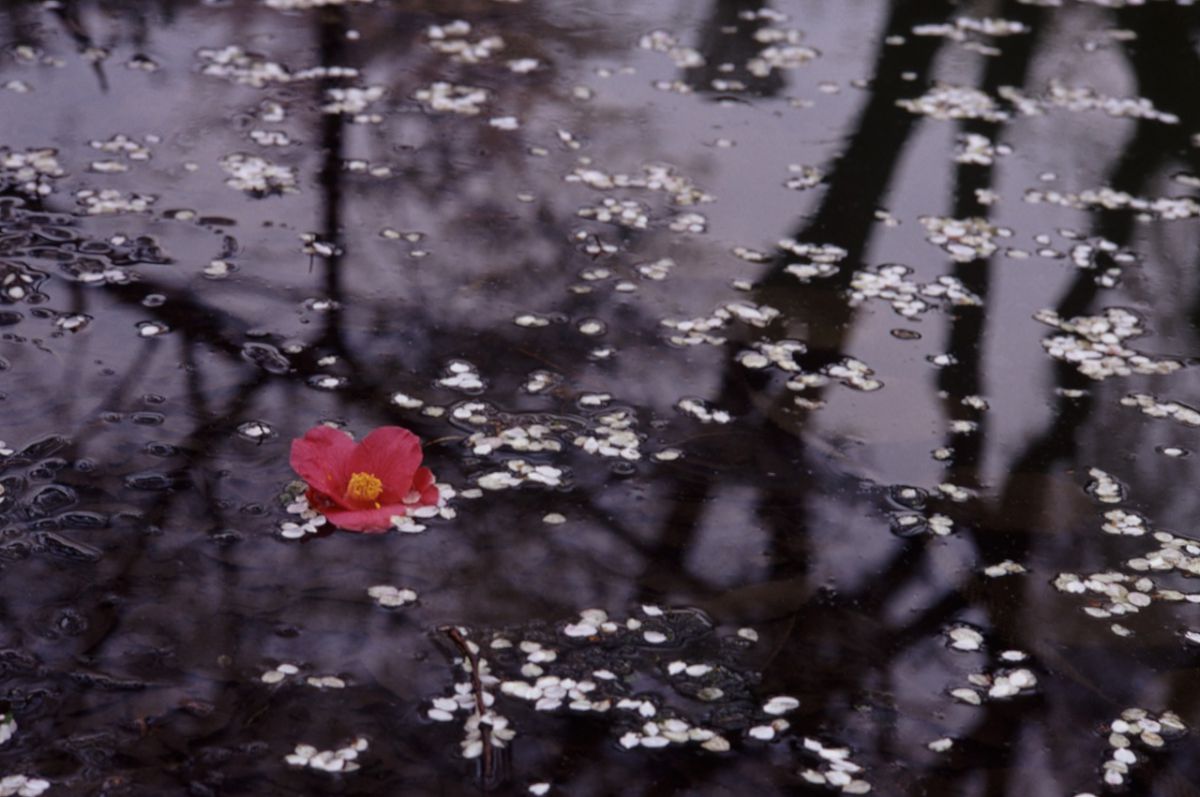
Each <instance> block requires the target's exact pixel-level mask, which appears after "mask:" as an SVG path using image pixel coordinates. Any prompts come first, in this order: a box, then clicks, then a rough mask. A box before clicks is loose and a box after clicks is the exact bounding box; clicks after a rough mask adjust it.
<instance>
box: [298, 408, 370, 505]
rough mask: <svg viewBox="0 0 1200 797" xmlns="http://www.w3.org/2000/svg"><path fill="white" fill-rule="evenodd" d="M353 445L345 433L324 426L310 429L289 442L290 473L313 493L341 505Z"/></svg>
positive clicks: (348, 475)
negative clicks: (297, 476) (290, 444)
mask: <svg viewBox="0 0 1200 797" xmlns="http://www.w3.org/2000/svg"><path fill="white" fill-rule="evenodd" d="M354 449H355V446H354V441H353V440H351V439H350V436H349V435H348V434H346V433H345V432H340V431H338V430H337V429H333V428H330V427H328V426H325V425H321V426H314V427H313V428H311V429H309V430H308V431H307V432H305V433H304V437H301V438H300V439H298V440H293V441H292V452H291V457H290V461H291V465H292V470H294V471H296V473H298V474H299V475H300V478H302V479H304V481H305V482H307V483H308V486H309V487H311V488H312V489H314V490H316V491H317V492H319V493H321V494H323V495H326V496H328V497H329V498H331V499H332V500H334V501H337V502H339V503H341V500H342V495H343V493H345V491H346V481H347V479H349V478H350V472H349V471H348V470H347V464H348V463H349V460H350V456H351V454H352V453H353V452H354Z"/></svg>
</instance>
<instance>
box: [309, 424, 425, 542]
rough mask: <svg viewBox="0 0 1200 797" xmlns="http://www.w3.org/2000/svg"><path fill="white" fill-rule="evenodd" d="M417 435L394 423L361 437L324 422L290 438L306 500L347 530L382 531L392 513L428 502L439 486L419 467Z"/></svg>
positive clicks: (390, 523) (389, 521) (419, 457)
mask: <svg viewBox="0 0 1200 797" xmlns="http://www.w3.org/2000/svg"><path fill="white" fill-rule="evenodd" d="M421 457H422V454H421V440H420V438H418V437H417V436H416V435H415V434H413V433H412V432H410V431H408V430H407V429H403V428H401V427H399V426H381V427H379V428H378V429H376V430H375V431H373V432H371V433H370V434H369V435H367V436H366V437H365V438H363V441H362V442H361V443H355V442H354V440H353V439H352V438H351V437H350V435H348V434H346V433H345V432H340V431H338V430H337V429H333V428H331V427H328V426H314V427H313V428H311V429H309V430H308V431H307V432H305V433H304V437H301V438H300V439H299V440H293V441H292V456H291V464H292V469H293V470H294V471H296V473H298V474H300V478H302V479H304V481H305V482H307V483H308V494H307V497H308V504H309V506H311V507H312V508H313V509H315V510H317V511H318V512H320V513H321V514H322V515H324V516H325V517H326V518H328V519H329V522H330V523H333V524H334V525H335V526H338V527H340V528H343V529H346V530H348V531H363V532H367V533H369V534H370V533H378V532H382V531H387V530H388V529H389V528H390V527H391V525H392V517H393V516H394V515H401V516H403V515H405V514H406V513H407V511H408V510H409V509H413V508H416V507H419V506H433V505H436V504H437V502H438V489H437V487H435V486H434V484H433V473H431V472H430V470H429V468H422V467H421Z"/></svg>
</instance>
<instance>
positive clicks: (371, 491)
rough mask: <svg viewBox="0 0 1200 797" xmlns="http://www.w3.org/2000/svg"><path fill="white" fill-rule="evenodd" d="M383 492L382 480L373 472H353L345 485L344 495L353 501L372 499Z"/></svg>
mask: <svg viewBox="0 0 1200 797" xmlns="http://www.w3.org/2000/svg"><path fill="white" fill-rule="evenodd" d="M382 492H383V482H381V481H380V480H379V477H378V476H376V475H375V474H373V473H355V474H353V475H351V476H350V483H349V484H347V485H346V497H347V498H351V499H353V500H355V501H374V500H375V499H376V498H378V497H379V494H380V493H382Z"/></svg>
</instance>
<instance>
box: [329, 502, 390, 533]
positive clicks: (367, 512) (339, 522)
mask: <svg viewBox="0 0 1200 797" xmlns="http://www.w3.org/2000/svg"><path fill="white" fill-rule="evenodd" d="M403 514H404V507H403V506H396V505H391V506H381V507H379V508H378V509H330V510H327V511H326V512H325V513H324V515H325V517H326V518H327V519H328V520H329V522H330V523H332V524H333V525H335V526H337V527H338V528H339V529H345V530H346V531H361V532H363V533H365V534H381V533H383V532H385V531H387V530H388V529H390V528H391V527H392V516H393V515H403Z"/></svg>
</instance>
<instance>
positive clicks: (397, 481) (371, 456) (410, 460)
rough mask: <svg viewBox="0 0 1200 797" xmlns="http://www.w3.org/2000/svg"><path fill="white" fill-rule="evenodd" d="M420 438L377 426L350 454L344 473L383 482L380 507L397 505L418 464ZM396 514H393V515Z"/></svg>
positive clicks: (401, 429) (389, 427)
mask: <svg viewBox="0 0 1200 797" xmlns="http://www.w3.org/2000/svg"><path fill="white" fill-rule="evenodd" d="M422 456H423V455H422V453H421V439H420V438H419V437H417V436H416V435H415V434H413V433H412V432H410V431H408V430H407V429H403V428H401V427H399V426H380V427H379V428H378V429H376V430H375V431H373V432H371V433H370V434H369V435H367V436H366V437H365V438H363V441H362V442H361V443H359V444H358V447H357V448H355V449H354V452H353V453H352V454H351V455H350V459H349V463H348V465H347V468H348V470H347V473H348V474H350V473H370V474H372V475H374V476H375V477H376V478H378V479H379V480H380V481H381V482H383V492H382V493H381V494H380V496H379V498H377V499H376V500H377V501H378V502H379V503H381V504H385V505H386V504H399V503H400V502H402V501H403V500H404V496H406V495H408V493H409V492H410V491H411V488H412V482H413V476H414V475H416V472H417V468H419V467H420V465H421V458H422ZM393 514H396V513H393Z"/></svg>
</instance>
